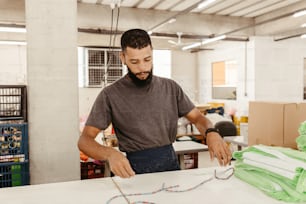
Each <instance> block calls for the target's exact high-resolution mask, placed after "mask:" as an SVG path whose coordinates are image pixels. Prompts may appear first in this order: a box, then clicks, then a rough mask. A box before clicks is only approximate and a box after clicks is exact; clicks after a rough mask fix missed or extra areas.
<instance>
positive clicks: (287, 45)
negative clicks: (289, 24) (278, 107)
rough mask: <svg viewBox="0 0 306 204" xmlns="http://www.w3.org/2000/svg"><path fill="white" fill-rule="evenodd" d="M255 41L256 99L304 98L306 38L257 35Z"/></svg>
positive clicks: (293, 99) (281, 99)
mask: <svg viewBox="0 0 306 204" xmlns="http://www.w3.org/2000/svg"><path fill="white" fill-rule="evenodd" d="M254 42H255V53H254V54H255V56H254V57H255V67H256V69H255V80H256V83H255V100H268V101H285V102H290V101H292V102H299V101H302V100H303V89H304V88H303V87H304V81H303V73H304V71H303V70H304V68H303V66H304V65H303V64H304V58H305V57H306V43H305V40H304V39H300V38H292V39H289V40H283V41H277V42H275V41H273V39H272V38H268V37H256V38H255V39H254Z"/></svg>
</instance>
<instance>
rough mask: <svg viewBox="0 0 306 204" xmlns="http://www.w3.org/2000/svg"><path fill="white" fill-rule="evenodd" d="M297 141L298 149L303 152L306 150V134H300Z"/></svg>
mask: <svg viewBox="0 0 306 204" xmlns="http://www.w3.org/2000/svg"><path fill="white" fill-rule="evenodd" d="M295 141H296V144H297V147H298V149H299V150H301V151H303V152H306V134H305V135H300V136H298V137H297V138H296V139H295Z"/></svg>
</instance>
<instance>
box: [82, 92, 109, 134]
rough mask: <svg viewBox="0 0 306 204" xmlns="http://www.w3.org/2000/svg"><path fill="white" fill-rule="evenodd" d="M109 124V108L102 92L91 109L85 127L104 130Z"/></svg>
mask: <svg viewBox="0 0 306 204" xmlns="http://www.w3.org/2000/svg"><path fill="white" fill-rule="evenodd" d="M110 123H111V107H110V103H109V99H108V96H107V94H106V92H105V91H103V90H102V91H101V92H100V94H99V95H98V97H97V98H96V100H95V102H94V104H93V106H92V108H91V111H90V114H89V116H88V119H87V121H86V125H89V126H93V127H96V128H99V129H101V130H104V129H106V128H107V127H108V126H109V124H110Z"/></svg>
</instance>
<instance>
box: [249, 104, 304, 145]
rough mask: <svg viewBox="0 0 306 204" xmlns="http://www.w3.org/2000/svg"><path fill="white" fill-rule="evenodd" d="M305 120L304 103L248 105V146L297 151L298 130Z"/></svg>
mask: <svg viewBox="0 0 306 204" xmlns="http://www.w3.org/2000/svg"><path fill="white" fill-rule="evenodd" d="M305 120H306V103H275V102H257V101H252V102H250V103H249V124H248V144H249V145H255V144H264V145H269V146H283V147H291V148H294V149H297V144H296V141H295V139H296V138H297V137H298V136H299V133H298V128H299V126H300V124H301V123H302V122H303V121H305Z"/></svg>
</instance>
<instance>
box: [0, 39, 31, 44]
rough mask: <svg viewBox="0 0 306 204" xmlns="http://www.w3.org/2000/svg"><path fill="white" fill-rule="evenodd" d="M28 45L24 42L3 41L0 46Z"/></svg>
mask: <svg viewBox="0 0 306 204" xmlns="http://www.w3.org/2000/svg"><path fill="white" fill-rule="evenodd" d="M26 44H27V43H26V42H24V41H6V40H1V41H0V45H26Z"/></svg>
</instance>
